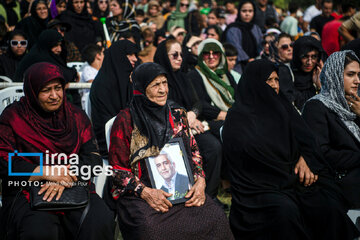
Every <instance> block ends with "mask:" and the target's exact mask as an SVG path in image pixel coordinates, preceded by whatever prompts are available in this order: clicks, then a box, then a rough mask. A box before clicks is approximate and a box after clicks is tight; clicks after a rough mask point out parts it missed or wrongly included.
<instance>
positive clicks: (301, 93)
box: [291, 37, 326, 110]
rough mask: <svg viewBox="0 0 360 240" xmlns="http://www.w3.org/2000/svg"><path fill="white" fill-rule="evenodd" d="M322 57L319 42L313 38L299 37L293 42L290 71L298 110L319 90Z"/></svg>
mask: <svg viewBox="0 0 360 240" xmlns="http://www.w3.org/2000/svg"><path fill="white" fill-rule="evenodd" d="M324 55H326V53H325V52H324V50H323V48H322V46H321V42H320V41H318V40H316V39H315V38H313V37H301V38H299V39H298V40H296V41H295V44H294V52H293V59H292V62H291V69H292V71H293V74H294V87H295V89H294V99H295V101H294V104H295V106H296V107H297V108H298V109H299V110H301V109H302V108H303V106H304V104H305V102H306V101H307V100H308V99H310V98H311V97H313V96H314V95H315V94H316V91H317V89H320V81H319V74H320V71H321V68H322V64H323V62H322V61H323V58H324Z"/></svg>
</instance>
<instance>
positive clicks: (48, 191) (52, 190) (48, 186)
mask: <svg viewBox="0 0 360 240" xmlns="http://www.w3.org/2000/svg"><path fill="white" fill-rule="evenodd" d="M64 190H65V187H64V186H62V185H61V184H58V183H54V182H47V183H45V184H43V185H41V189H40V191H39V192H38V194H39V195H41V194H42V193H44V192H45V194H44V197H43V200H44V201H48V202H51V200H52V199H53V198H54V197H55V196H56V200H59V199H60V197H61V195H62V193H63V192H64Z"/></svg>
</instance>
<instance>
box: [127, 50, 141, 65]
mask: <svg viewBox="0 0 360 240" xmlns="http://www.w3.org/2000/svg"><path fill="white" fill-rule="evenodd" d="M126 57H127V58H128V59H129V62H130V64H131V66H132V67H135V63H136V62H137V60H138V59H137V57H136V54H135V53H133V54H128V55H126Z"/></svg>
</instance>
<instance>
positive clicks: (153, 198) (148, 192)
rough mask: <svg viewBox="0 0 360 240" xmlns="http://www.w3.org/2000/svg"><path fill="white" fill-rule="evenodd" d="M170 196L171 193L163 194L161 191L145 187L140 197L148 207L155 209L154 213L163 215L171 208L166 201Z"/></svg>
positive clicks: (169, 203)
mask: <svg viewBox="0 0 360 240" xmlns="http://www.w3.org/2000/svg"><path fill="white" fill-rule="evenodd" d="M171 196H172V194H171V193H167V192H164V191H163V190H161V189H153V188H149V187H145V188H144V190H143V191H142V192H141V196H140V197H141V198H142V199H144V200H145V201H146V202H147V203H148V204H149V205H150V207H152V208H153V209H155V211H158V212H162V213H165V212H167V211H169V208H171V207H172V204H171V202H170V201H169V200H168V199H167V198H168V197H171Z"/></svg>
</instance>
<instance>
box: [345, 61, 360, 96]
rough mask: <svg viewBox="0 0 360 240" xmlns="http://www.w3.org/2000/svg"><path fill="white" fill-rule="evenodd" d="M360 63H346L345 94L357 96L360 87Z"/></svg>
mask: <svg viewBox="0 0 360 240" xmlns="http://www.w3.org/2000/svg"><path fill="white" fill-rule="evenodd" d="M359 75H360V65H359V63H358V62H356V61H353V62H351V63H349V64H348V65H346V67H345V69H344V90H345V95H350V96H357V92H358V87H359V83H360V80H359Z"/></svg>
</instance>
